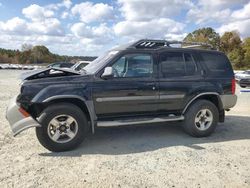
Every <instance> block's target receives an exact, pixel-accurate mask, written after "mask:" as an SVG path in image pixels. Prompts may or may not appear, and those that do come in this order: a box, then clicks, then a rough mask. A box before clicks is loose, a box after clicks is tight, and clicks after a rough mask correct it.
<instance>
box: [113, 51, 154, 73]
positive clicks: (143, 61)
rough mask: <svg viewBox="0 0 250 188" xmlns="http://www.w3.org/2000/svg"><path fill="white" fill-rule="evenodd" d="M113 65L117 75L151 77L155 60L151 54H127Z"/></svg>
mask: <svg viewBox="0 0 250 188" xmlns="http://www.w3.org/2000/svg"><path fill="white" fill-rule="evenodd" d="M112 67H113V68H114V69H115V72H116V73H115V77H149V76H151V74H152V73H153V61H152V58H151V56H150V55H147V54H142V55H139V54H138V55H125V56H122V57H121V58H120V59H118V60H117V61H116V62H115V63H114V64H113V65H112Z"/></svg>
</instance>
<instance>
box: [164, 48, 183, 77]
mask: <svg viewBox="0 0 250 188" xmlns="http://www.w3.org/2000/svg"><path fill="white" fill-rule="evenodd" d="M160 69H161V73H162V77H164V78H165V77H175V76H183V75H185V63H184V61H183V54H182V53H179V52H171V53H170V52H167V53H162V54H161V55H160Z"/></svg>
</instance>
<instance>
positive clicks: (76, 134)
mask: <svg viewBox="0 0 250 188" xmlns="http://www.w3.org/2000/svg"><path fill="white" fill-rule="evenodd" d="M38 119H39V122H40V124H41V125H42V126H41V127H37V128H36V136H37V138H38V140H39V142H40V144H41V145H42V146H44V147H45V148H46V149H48V150H50V151H53V152H61V151H68V150H72V149H74V148H76V147H77V146H78V145H80V144H81V143H82V141H83V140H84V138H85V135H86V132H87V125H88V121H87V118H86V116H85V114H84V113H83V112H82V110H81V109H80V108H78V107H77V106H75V105H73V104H70V103H59V104H54V105H52V106H49V107H47V108H46V109H45V110H44V111H43V112H42V114H41V116H40V117H39V118H38ZM69 133H70V134H69ZM58 135H59V137H58Z"/></svg>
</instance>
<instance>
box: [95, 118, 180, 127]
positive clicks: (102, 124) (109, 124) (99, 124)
mask: <svg viewBox="0 0 250 188" xmlns="http://www.w3.org/2000/svg"><path fill="white" fill-rule="evenodd" d="M181 120H184V116H173V117H172V116H171V117H161V118H159V117H157V118H144V119H130V120H115V121H98V122H97V127H115V126H123V125H139V124H144V123H160V122H168V121H181Z"/></svg>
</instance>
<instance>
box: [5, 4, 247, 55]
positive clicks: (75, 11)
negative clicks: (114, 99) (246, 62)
mask: <svg viewBox="0 0 250 188" xmlns="http://www.w3.org/2000/svg"><path fill="white" fill-rule="evenodd" d="M200 27H213V28H215V29H216V31H217V32H219V33H220V34H222V33H223V32H224V31H230V30H238V31H239V33H240V35H241V37H242V38H244V37H246V36H250V0H102V1H100V0H99V1H98V0H95V1H80V0H54V1H52V0H50V1H49V0H37V1H34V0H0V48H9V49H20V48H21V45H22V44H23V43H28V44H33V45H46V46H47V47H48V48H49V49H50V51H52V52H54V53H58V54H65V55H100V54H101V53H102V52H104V51H106V50H108V49H109V48H112V47H114V46H116V45H118V44H123V43H126V42H129V41H132V40H136V39H141V38H154V39H174V40H181V39H183V38H184V37H185V36H186V34H187V33H189V32H191V31H193V30H195V29H197V28H200Z"/></svg>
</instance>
